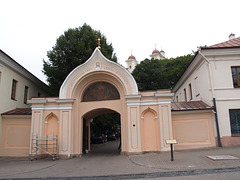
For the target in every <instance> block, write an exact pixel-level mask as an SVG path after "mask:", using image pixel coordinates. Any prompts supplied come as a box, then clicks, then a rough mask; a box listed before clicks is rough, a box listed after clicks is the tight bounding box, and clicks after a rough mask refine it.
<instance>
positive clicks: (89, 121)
mask: <svg viewBox="0 0 240 180" xmlns="http://www.w3.org/2000/svg"><path fill="white" fill-rule="evenodd" d="M82 142H83V145H82V147H83V153H85V154H89V155H96V154H104V155H113V154H116V155H117V154H120V152H121V115H120V114H119V113H117V112H115V111H113V110H110V109H103V108H101V109H95V110H92V111H90V112H88V113H87V114H85V116H84V118H83V141H82Z"/></svg>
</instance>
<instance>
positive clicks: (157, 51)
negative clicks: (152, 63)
mask: <svg viewBox="0 0 240 180" xmlns="http://www.w3.org/2000/svg"><path fill="white" fill-rule="evenodd" d="M155 53H157V54H159V53H160V52H159V50H157V49H155V50H154V51H153V52H152V54H155Z"/></svg>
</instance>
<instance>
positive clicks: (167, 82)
mask: <svg viewBox="0 0 240 180" xmlns="http://www.w3.org/2000/svg"><path fill="white" fill-rule="evenodd" d="M192 58H193V56H192V55H190V54H189V55H186V56H180V57H176V58H171V59H165V60H153V59H151V60H149V59H145V60H144V61H142V62H141V63H140V64H138V65H137V66H136V68H135V69H134V71H133V73H132V75H133V77H134V78H135V80H136V82H137V84H138V88H139V90H157V89H171V88H172V87H173V86H174V85H175V84H176V83H177V81H178V80H179V79H180V77H181V76H182V75H183V73H184V71H185V70H186V69H187V67H188V66H189V64H190V62H191V60H192Z"/></svg>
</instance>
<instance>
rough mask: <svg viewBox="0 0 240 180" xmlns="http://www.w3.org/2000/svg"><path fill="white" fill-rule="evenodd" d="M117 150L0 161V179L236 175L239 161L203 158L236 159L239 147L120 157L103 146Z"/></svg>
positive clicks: (101, 146)
mask: <svg viewBox="0 0 240 180" xmlns="http://www.w3.org/2000/svg"><path fill="white" fill-rule="evenodd" d="M114 143H115V145H114V146H113V144H114ZM110 145H111V146H113V147H114V148H115V146H116V147H117V145H118V144H117V142H108V145H105V144H104V145H103V144H100V145H96V147H98V148H99V149H101V150H102V151H98V153H95V152H94V151H93V152H92V153H89V154H87V155H84V156H83V157H81V158H73V159H65V160H63V159H60V160H57V161H52V160H51V159H41V160H36V161H30V160H29V159H27V158H0V179H7V178H51V179H67V178H70V177H71V179H75V178H76V179H81V178H82V179H84V177H85V179H129V178H131V179H138V178H146V177H149V178H154V177H169V176H171V177H172V176H183V175H191V174H192V175H195V174H196V173H197V174H214V173H222V172H234V173H236V172H238V173H240V172H239V171H240V160H239V159H235V160H211V159H209V158H208V157H207V156H214V155H231V156H234V157H236V158H240V146H233V147H223V148H217V147H216V148H211V149H201V150H187V151H175V152H174V161H171V157H170V156H171V155H170V152H163V153H146V154H142V155H130V156H121V155H119V153H118V152H117V150H113V151H107V150H106V149H105V150H104V148H106V147H107V146H110Z"/></svg>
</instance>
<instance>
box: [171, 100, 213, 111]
mask: <svg viewBox="0 0 240 180" xmlns="http://www.w3.org/2000/svg"><path fill="white" fill-rule="evenodd" d="M211 109H214V108H213V106H209V105H207V104H206V103H204V102H202V101H187V102H172V103H171V110H172V111H193V110H211Z"/></svg>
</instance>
